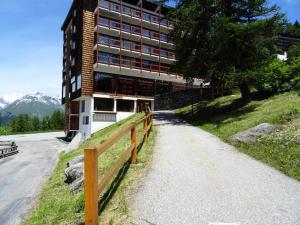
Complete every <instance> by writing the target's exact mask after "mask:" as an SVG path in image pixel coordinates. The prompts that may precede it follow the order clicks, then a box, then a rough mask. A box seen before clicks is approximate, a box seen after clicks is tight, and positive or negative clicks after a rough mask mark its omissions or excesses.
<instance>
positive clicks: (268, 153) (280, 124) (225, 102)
mask: <svg viewBox="0 0 300 225" xmlns="http://www.w3.org/2000/svg"><path fill="white" fill-rule="evenodd" d="M240 97H241V96H240V94H236V95H231V96H226V97H221V98H217V99H215V100H213V101H202V102H199V103H197V104H196V105H194V111H195V113H194V115H192V113H191V112H192V110H191V106H187V107H184V108H181V109H178V110H177V113H178V115H179V116H181V117H183V118H184V119H186V120H187V121H189V122H190V123H191V124H193V125H195V126H198V127H201V128H203V129H204V130H207V131H208V132H211V133H213V134H215V135H217V136H219V137H220V138H221V139H223V140H225V141H226V142H229V143H230V144H233V145H234V146H236V147H237V148H238V149H239V150H240V151H242V152H244V153H247V154H249V155H250V156H252V157H254V158H256V159H258V160H261V161H263V162H265V163H268V164H270V165H271V166H273V167H275V168H277V169H278V170H280V171H282V172H284V173H285V174H287V175H289V176H291V177H294V178H296V179H298V180H300V145H299V144H298V145H297V143H296V142H297V140H298V141H300V97H299V95H298V94H297V93H295V92H289V93H284V94H280V95H276V96H273V97H270V98H268V99H263V100H253V101H251V102H250V103H248V104H244V103H243V102H242V101H241V100H240ZM260 123H271V124H274V125H276V127H277V129H276V132H274V133H272V134H271V135H267V136H264V137H261V138H259V139H258V140H257V141H256V143H255V144H242V143H237V142H232V141H230V140H229V137H230V136H232V135H233V134H235V133H237V132H240V131H244V130H246V129H249V128H251V127H254V126H256V125H258V124H260Z"/></svg>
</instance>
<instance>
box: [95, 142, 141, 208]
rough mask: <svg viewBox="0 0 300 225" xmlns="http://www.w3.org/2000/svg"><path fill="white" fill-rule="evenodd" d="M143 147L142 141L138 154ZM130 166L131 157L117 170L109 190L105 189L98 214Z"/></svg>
mask: <svg viewBox="0 0 300 225" xmlns="http://www.w3.org/2000/svg"><path fill="white" fill-rule="evenodd" d="M143 145H144V141H142V142H141V143H140V144H139V145H138V147H137V153H139V152H140V151H141V149H142V148H143ZM130 165H131V157H130V158H129V159H128V160H127V161H126V162H125V164H124V165H123V167H122V168H121V169H120V170H119V172H118V174H117V176H116V177H115V178H114V179H113V181H112V183H111V185H110V186H109V188H108V189H107V191H106V192H105V193H104V194H103V195H102V197H101V198H100V201H99V203H98V208H99V213H98V214H101V213H102V212H103V211H104V209H105V207H106V206H107V204H108V202H109V201H110V200H111V199H112V197H113V196H114V194H115V193H116V191H117V190H118V188H119V186H120V184H121V182H122V180H123V178H124V177H125V175H126V174H127V172H128V169H129V168H130Z"/></svg>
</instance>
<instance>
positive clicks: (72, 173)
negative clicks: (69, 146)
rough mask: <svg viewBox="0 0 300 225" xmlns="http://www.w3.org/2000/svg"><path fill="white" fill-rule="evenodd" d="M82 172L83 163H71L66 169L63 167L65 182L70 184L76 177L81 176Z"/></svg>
mask: <svg viewBox="0 0 300 225" xmlns="http://www.w3.org/2000/svg"><path fill="white" fill-rule="evenodd" d="M83 174H84V164H83V163H77V164H75V165H72V166H70V167H68V168H67V169H65V176H66V180H65V182H66V183H68V184H70V183H72V182H73V181H75V180H76V179H78V178H81V177H83Z"/></svg>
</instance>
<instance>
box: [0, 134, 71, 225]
mask: <svg viewBox="0 0 300 225" xmlns="http://www.w3.org/2000/svg"><path fill="white" fill-rule="evenodd" d="M63 135H64V134H63V133H62V132H55V133H42V134H27V135H12V136H0V140H1V141H2V140H14V141H16V144H17V145H18V146H19V148H18V149H19V150H20V153H18V154H16V155H14V156H10V157H7V158H4V159H0V225H17V224H20V223H21V220H22V219H23V218H24V217H26V215H28V213H29V212H30V210H31V209H32V208H33V206H34V203H35V199H36V197H37V195H38V193H39V191H40V190H41V187H42V184H43V183H44V182H45V181H46V179H47V176H49V175H50V173H51V171H52V169H53V167H54V164H55V162H56V160H57V157H58V153H59V151H61V150H63V149H64V148H65V144H64V143H62V142H61V141H59V140H57V139H56V137H62V136H63Z"/></svg>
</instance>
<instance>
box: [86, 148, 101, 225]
mask: <svg viewBox="0 0 300 225" xmlns="http://www.w3.org/2000/svg"><path fill="white" fill-rule="evenodd" d="M97 189H98V156H97V150H96V149H94V148H92V149H85V150H84V206H85V207H84V214H85V225H99V220H98V195H97Z"/></svg>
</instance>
